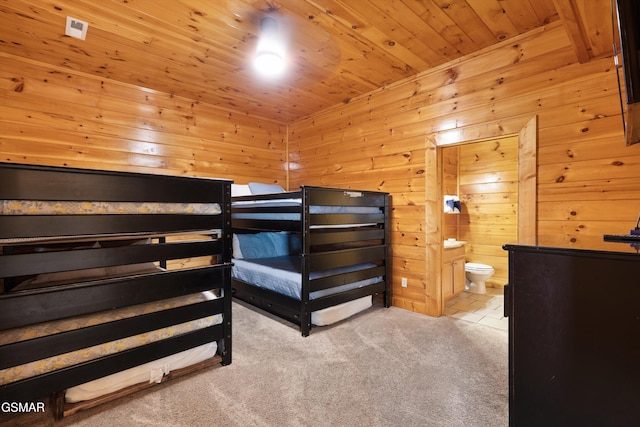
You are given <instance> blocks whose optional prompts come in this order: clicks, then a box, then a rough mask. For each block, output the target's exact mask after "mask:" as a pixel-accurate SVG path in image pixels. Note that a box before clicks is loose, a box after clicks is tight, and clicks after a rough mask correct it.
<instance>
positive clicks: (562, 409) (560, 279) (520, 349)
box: [504, 245, 640, 427]
mask: <svg viewBox="0 0 640 427" xmlns="http://www.w3.org/2000/svg"><path fill="white" fill-rule="evenodd" d="M504 248H505V249H506V250H508V251H509V284H508V285H507V286H506V287H505V315H508V317H509V424H510V425H511V426H517V427H521V426H541V425H544V426H587V425H590V426H631V425H639V424H638V423H640V255H639V254H636V253H624V252H604V251H589V250H573V249H561V248H542V247H531V246H515V245H506V246H505V247H504ZM621 250H624V248H623V247H622V246H621Z"/></svg>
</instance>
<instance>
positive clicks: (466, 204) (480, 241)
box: [444, 135, 518, 287]
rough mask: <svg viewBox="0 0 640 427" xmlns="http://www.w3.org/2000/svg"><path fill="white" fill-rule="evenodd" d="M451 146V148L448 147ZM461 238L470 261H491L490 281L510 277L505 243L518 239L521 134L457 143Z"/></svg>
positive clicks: (500, 281) (501, 283)
mask: <svg viewBox="0 0 640 427" xmlns="http://www.w3.org/2000/svg"><path fill="white" fill-rule="evenodd" d="M444 149H445V150H450V149H451V148H444ZM459 153H460V154H459V155H460V165H459V167H458V170H459V175H458V180H459V182H460V199H461V204H462V213H461V214H460V240H464V241H466V242H469V250H468V252H466V254H465V255H466V260H467V262H477V263H481V264H488V265H491V266H492V267H493V268H494V269H495V273H494V275H493V276H492V277H491V278H490V279H489V280H488V281H487V285H488V286H495V287H502V286H504V285H505V283H507V280H508V254H507V253H506V252H505V251H502V250H501V249H502V245H504V244H505V243H515V242H517V241H518V228H517V227H518V187H517V184H518V137H517V135H515V136H508V137H504V138H498V139H491V140H488V141H481V142H477V143H474V144H463V145H461V146H460V147H459Z"/></svg>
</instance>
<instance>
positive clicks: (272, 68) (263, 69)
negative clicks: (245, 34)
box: [253, 51, 284, 77]
mask: <svg viewBox="0 0 640 427" xmlns="http://www.w3.org/2000/svg"><path fill="white" fill-rule="evenodd" d="M253 65H254V66H255V68H256V70H257V71H258V72H259V73H260V74H262V75H264V76H267V77H277V76H279V75H281V74H282V73H283V72H284V58H283V57H282V56H280V55H279V54H278V53H276V52H269V51H264V52H258V54H257V55H256V58H255V60H254V62H253Z"/></svg>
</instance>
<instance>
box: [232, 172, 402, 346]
mask: <svg viewBox="0 0 640 427" xmlns="http://www.w3.org/2000/svg"><path fill="white" fill-rule="evenodd" d="M291 198H300V199H301V201H302V203H301V205H300V206H291V207H236V206H233V205H232V227H233V232H234V233H236V232H237V233H241V232H263V231H287V232H294V233H299V234H300V236H301V239H302V253H301V254H300V271H301V276H302V284H301V286H302V289H301V300H297V299H295V298H291V297H288V296H286V295H282V294H280V293H277V292H274V291H271V290H268V289H264V288H261V287H258V286H255V285H252V284H249V283H245V282H243V281H241V280H237V279H235V278H232V287H233V296H234V297H236V298H238V299H240V300H242V301H245V302H247V303H249V304H251V305H254V306H256V307H259V308H261V309H263V310H265V311H267V312H270V313H272V314H275V315H277V316H279V317H281V318H283V319H286V320H288V321H290V322H292V323H295V324H297V325H299V326H300V331H301V333H302V335H303V336H308V335H309V333H310V331H311V328H312V324H311V313H312V312H314V311H316V310H321V309H324V308H327V307H332V306H335V305H338V304H341V303H344V302H348V301H352V300H355V299H358V298H361V297H364V296H368V295H372V296H373V295H381V296H382V299H383V305H384V307H389V306H390V305H391V285H390V284H391V266H390V260H389V245H390V230H389V214H390V195H389V194H388V193H384V192H376V191H360V190H349V189H339V188H329V187H319V186H308V185H303V186H300V190H299V191H293V192H284V193H271V194H261V195H251V196H239V197H233V201H234V202H236V201H258V200H284V199H291ZM311 206H348V207H354V206H359V207H372V206H374V207H379V208H381V211H380V212H379V213H317V214H312V213H311V212H310V207H311ZM238 213H251V214H254V213H258V214H265V213H279V214H280V213H299V214H300V215H301V220H299V221H292V220H278V219H239V218H234V217H233V215H234V214H238ZM344 224H375V225H373V226H369V227H361V226H354V227H345V228H313V227H314V226H320V227H322V226H339V225H344ZM367 262H374V263H376V264H377V265H376V266H375V267H372V268H367V269H365V270H359V271H355V272H350V273H343V274H339V275H333V276H329V277H325V278H321V279H316V280H313V281H312V280H310V279H309V273H311V272H313V271H318V270H325V269H331V268H337V267H341V266H347V265H354V264H361V263H367ZM377 276H382V277H383V281H382V282H378V283H375V284H372V285H368V286H364V287H361V288H357V289H352V290H348V291H345V292H339V293H335V294H330V295H327V296H324V297H321V298H317V299H310V298H309V295H310V293H311V292H314V291H319V290H324V289H329V288H332V287H336V286H340V285H342V284H345V283H352V282H356V281H360V280H365V279H369V278H372V277H377Z"/></svg>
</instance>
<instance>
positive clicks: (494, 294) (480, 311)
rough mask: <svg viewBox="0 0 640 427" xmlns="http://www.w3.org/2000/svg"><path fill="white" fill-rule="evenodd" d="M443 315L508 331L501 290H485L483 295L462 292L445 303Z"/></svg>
mask: <svg viewBox="0 0 640 427" xmlns="http://www.w3.org/2000/svg"><path fill="white" fill-rule="evenodd" d="M444 314H445V315H446V316H451V317H455V318H457V319H460V320H464V321H467V322H473V323H479V324H482V325H486V326H491V327H493V328H497V329H502V330H503V331H506V330H508V325H509V321H508V319H507V318H506V317H504V294H503V291H502V289H498V288H487V293H486V294H484V295H479V294H472V293H471V292H466V291H465V292H462V293H461V294H460V295H457V296H455V297H453V298H451V299H450V300H448V301H447V302H446V303H445V309H444Z"/></svg>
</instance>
